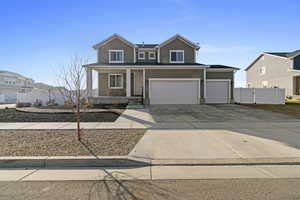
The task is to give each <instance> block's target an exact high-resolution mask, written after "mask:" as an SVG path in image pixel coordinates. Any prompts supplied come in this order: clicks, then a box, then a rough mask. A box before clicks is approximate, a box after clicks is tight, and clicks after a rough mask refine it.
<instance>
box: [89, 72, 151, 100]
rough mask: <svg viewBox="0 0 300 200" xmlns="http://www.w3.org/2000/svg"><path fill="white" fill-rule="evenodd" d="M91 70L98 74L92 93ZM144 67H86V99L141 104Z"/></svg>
mask: <svg viewBox="0 0 300 200" xmlns="http://www.w3.org/2000/svg"><path fill="white" fill-rule="evenodd" d="M92 70H94V71H96V72H97V74H98V89H97V92H96V93H95V92H94V93H93V76H92ZM144 85H145V70H144V69H128V68H127V69H126V68H119V69H111V68H110V69H95V68H94V69H93V68H88V69H87V91H88V100H89V102H90V103H92V104H127V105H134V104H138V105H140V104H143V103H144V99H145V92H144V91H145V90H144Z"/></svg>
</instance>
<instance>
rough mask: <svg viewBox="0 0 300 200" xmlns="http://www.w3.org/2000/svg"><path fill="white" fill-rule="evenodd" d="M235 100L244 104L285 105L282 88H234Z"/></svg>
mask: <svg viewBox="0 0 300 200" xmlns="http://www.w3.org/2000/svg"><path fill="white" fill-rule="evenodd" d="M233 95H234V100H235V102H236V103H242V104H285V90H284V89H281V88H234V92H233Z"/></svg>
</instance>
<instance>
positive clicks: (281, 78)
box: [245, 50, 300, 96]
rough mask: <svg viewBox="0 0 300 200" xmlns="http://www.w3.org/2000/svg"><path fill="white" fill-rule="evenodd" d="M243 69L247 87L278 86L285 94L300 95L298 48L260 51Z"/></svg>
mask: <svg viewBox="0 0 300 200" xmlns="http://www.w3.org/2000/svg"><path fill="white" fill-rule="evenodd" d="M245 71H246V75H247V87H249V88H252V87H253V88H276V87H278V88H284V89H285V91H286V96H294V95H300V50H297V51H293V52H265V53H262V54H260V55H259V56H258V57H257V58H256V59H255V60H254V61H253V62H252V63H251V64H250V65H249V66H248V67H247V68H246V70H245Z"/></svg>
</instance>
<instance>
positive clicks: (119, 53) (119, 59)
mask: <svg viewBox="0 0 300 200" xmlns="http://www.w3.org/2000/svg"><path fill="white" fill-rule="evenodd" d="M123 62H124V51H123V50H109V63H123Z"/></svg>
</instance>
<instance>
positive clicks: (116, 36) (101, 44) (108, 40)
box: [93, 33, 137, 49]
mask: <svg viewBox="0 0 300 200" xmlns="http://www.w3.org/2000/svg"><path fill="white" fill-rule="evenodd" d="M116 38H118V39H120V40H121V41H123V42H125V43H126V44H128V45H129V46H131V47H133V48H136V47H137V46H136V45H135V44H133V43H132V42H130V41H128V40H127V39H125V38H124V37H122V36H121V35H119V34H116V33H115V34H113V35H111V36H110V37H108V38H106V39H104V40H102V41H101V42H99V43H97V44H95V45H94V46H93V48H94V49H98V48H99V47H101V46H103V45H105V44H107V43H109V42H110V41H112V40H114V39H116Z"/></svg>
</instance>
